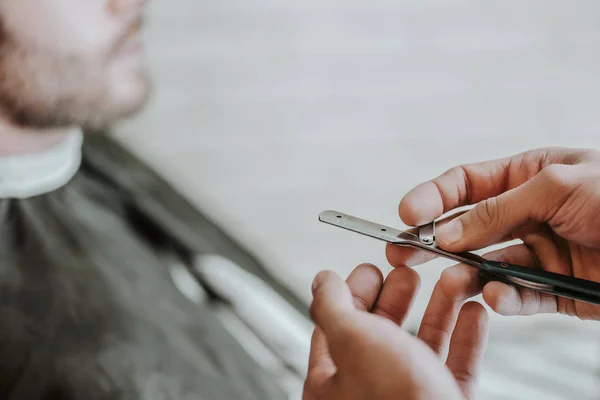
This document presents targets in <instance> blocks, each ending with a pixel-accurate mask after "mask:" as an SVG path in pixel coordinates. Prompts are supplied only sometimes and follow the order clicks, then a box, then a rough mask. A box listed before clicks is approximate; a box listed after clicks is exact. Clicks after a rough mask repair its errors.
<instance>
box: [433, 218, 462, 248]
mask: <svg viewBox="0 0 600 400" xmlns="http://www.w3.org/2000/svg"><path fill="white" fill-rule="evenodd" d="M462 235H463V225H462V222H461V221H460V220H458V219H455V220H454V221H452V222H449V223H447V224H446V225H442V226H440V227H439V228H438V229H437V232H436V240H437V241H439V242H441V243H443V244H445V245H452V244H454V243H456V242H458V241H460V239H461V238H462Z"/></svg>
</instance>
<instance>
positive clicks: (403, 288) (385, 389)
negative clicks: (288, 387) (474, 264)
mask: <svg viewBox="0 0 600 400" xmlns="http://www.w3.org/2000/svg"><path fill="white" fill-rule="evenodd" d="M459 281H460V282H461V283H462V284H461V285H460V287H461V289H462V291H461V292H458V291H455V290H451V291H449V292H448V291H447V290H446V289H447V288H445V287H444V286H443V285H441V284H439V283H438V285H437V286H436V287H435V289H434V292H433V295H432V298H431V301H430V303H429V305H428V308H427V311H426V313H425V316H424V317H423V322H422V324H421V328H420V330H419V334H418V338H416V337H414V336H411V335H410V334H409V333H407V332H406V331H404V330H403V329H402V328H401V324H402V322H403V321H404V319H405V317H406V315H407V313H408V311H409V308H410V306H411V305H412V303H413V299H414V296H415V294H416V292H417V290H418V286H419V276H418V274H417V273H416V272H415V271H414V270H413V269H411V268H406V267H404V268H397V269H395V270H393V271H392V272H391V273H390V274H389V275H388V277H387V278H386V280H385V283H383V278H382V275H381V272H380V271H379V270H378V269H377V268H376V267H374V266H373V265H361V266H359V267H358V268H356V269H355V270H354V271H353V272H352V274H350V276H349V277H348V279H347V281H346V282H344V281H343V280H342V279H340V278H339V277H338V276H337V275H336V274H334V273H333V272H321V273H320V274H319V275H317V277H316V278H315V282H314V284H313V293H314V301H313V304H312V306H311V315H312V317H313V319H314V321H315V322H316V324H317V328H316V329H315V332H314V335H313V340H312V345H311V354H310V361H309V370H308V377H307V380H306V383H305V386H304V396H303V399H304V400H337V399H340V400H341V399H343V400H363V399H364V400H383V399H394V400H396V399H399V398H402V399H408V400H411V399H428V400H436V399H444V400H453V399H470V398H473V397H474V393H475V389H476V381H477V376H478V370H479V365H480V363H481V360H482V357H483V351H484V347H485V343H486V340H487V314H486V311H485V309H484V308H483V306H482V305H481V304H479V303H476V302H469V303H467V304H465V305H464V306H463V304H464V301H465V300H466V299H467V298H469V297H471V296H472V295H473V294H474V293H476V292H477V291H478V290H480V289H481V288H480V287H478V286H477V285H479V283H478V282H477V279H476V276H475V277H474V276H473V274H472V273H471V272H469V273H467V274H464V275H463V276H462V277H460V279H459Z"/></svg>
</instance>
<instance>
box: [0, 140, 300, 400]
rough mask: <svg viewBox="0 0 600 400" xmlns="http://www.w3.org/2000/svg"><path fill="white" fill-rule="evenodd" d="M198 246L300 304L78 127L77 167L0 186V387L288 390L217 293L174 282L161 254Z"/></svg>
mask: <svg viewBox="0 0 600 400" xmlns="http://www.w3.org/2000/svg"><path fill="white" fill-rule="evenodd" d="M0 161H1V160H0ZM1 165H2V164H1V162H0V166H1ZM1 172H2V171H0V177H1V176H2V174H1ZM1 184H2V182H1V181H0V187H1ZM208 253H210V254H217V255H224V256H226V257H227V258H228V259H229V260H231V261H232V262H234V263H235V264H236V265H238V266H241V267H242V268H243V269H244V271H245V272H247V273H249V274H252V276H254V277H256V278H257V279H260V280H261V281H262V282H263V283H264V284H265V285H267V286H268V287H269V288H271V289H272V290H274V291H275V292H276V293H277V295H278V296H280V297H281V298H282V299H285V301H286V302H287V303H288V305H291V307H290V308H291V309H294V310H295V312H297V313H298V315H302V318H304V317H305V316H306V314H305V305H304V304H303V303H302V302H301V301H299V300H298V298H296V297H295V296H294V295H292V294H291V293H290V292H289V291H288V290H287V289H286V288H284V287H283V286H282V285H280V284H279V283H278V282H277V281H276V280H275V279H273V277H272V276H271V275H270V274H269V273H268V272H267V271H266V270H265V269H264V268H263V267H262V266H261V264H260V263H259V262H258V261H257V260H256V259H255V258H254V257H253V256H252V255H251V254H250V253H249V252H247V251H246V250H245V249H244V248H243V247H241V246H239V245H238V244H237V243H235V242H234V241H233V240H232V239H230V238H229V237H228V236H227V234H226V233H225V232H223V231H222V230H221V229H220V228H219V227H218V226H216V225H215V224H214V223H212V222H211V221H210V220H209V219H208V218H206V217H205V216H204V215H203V214H202V213H201V212H200V211H198V210H197V209H196V208H194V207H193V206H191V204H190V203H188V202H187V201H186V200H184V199H183V198H182V197H181V196H180V195H178V194H177V193H176V192H175V191H174V190H173V189H172V188H171V187H170V186H169V185H168V184H167V183H166V182H165V181H164V180H163V179H161V178H160V177H159V176H158V175H157V174H155V173H154V172H153V171H152V170H151V169H149V168H148V167H147V166H146V165H145V164H144V163H142V162H141V161H139V160H138V159H137V158H135V157H134V156H133V155H132V154H130V153H129V152H128V151H126V150H125V149H124V148H123V147H121V146H120V145H119V144H117V143H116V142H115V141H113V140H112V139H110V138H108V137H106V136H101V135H93V136H87V137H86V141H85V143H84V145H83V157H82V162H81V167H80V168H79V169H78V172H77V173H76V174H75V175H74V177H73V178H72V179H70V180H69V181H68V183H66V184H65V185H64V186H61V187H60V188H58V189H55V190H53V191H50V192H48V193H45V194H40V195H36V196H32V197H24V198H10V197H8V198H7V197H5V198H0V398H2V399H11V400H13V399H14V400H17V399H19V400H42V399H48V400H50V399H52V400H59V399H61V400H62V399H85V400H108V399H110V400H125V399H128V400H129V399H131V400H138V399H140V400H161V399H173V400H180V399H181V400H183V399H226V400H235V399H257V400H268V399H287V398H293V397H295V396H294V395H293V394H290V392H289V391H287V392H286V390H285V388H284V386H285V385H282V384H281V380H278V379H276V377H275V376H274V375H273V371H271V370H269V369H268V368H265V366H264V365H261V363H260V362H257V360H256V359H255V358H253V357H252V356H251V355H249V352H248V348H244V346H243V344H242V343H240V341H239V340H238V339H236V337H235V335H233V334H232V333H231V330H230V329H227V327H226V326H225V324H224V323H223V319H222V318H218V314H217V312H216V311H215V310H217V309H219V305H221V306H222V304H223V302H221V301H220V300H219V295H218V293H214V292H213V291H212V290H211V288H210V287H208V286H206V287H205V289H206V293H208V296H207V297H206V299H204V300H202V301H201V302H194V301H191V300H190V299H189V298H188V297H186V296H185V295H184V294H182V291H181V290H180V289H178V288H177V287H176V285H175V284H174V281H173V275H172V271H170V269H169V268H168V265H170V263H172V262H173V260H177V262H178V263H180V264H181V265H190V263H193V259H194V257H196V256H197V255H199V254H200V255H201V254H208ZM196 278H197V279H198V280H199V281H200V283H202V279H201V276H196ZM249 331H251V329H250V330H249ZM242 336H244V335H242ZM242 336H240V337H242ZM267 347H268V345H267ZM278 362H281V360H279V361H278ZM283 364H285V362H283ZM285 367H286V368H287V367H289V365H287V366H285ZM292 369H293V368H292ZM297 369H298V368H297ZM292 375H294V374H292ZM296 375H297V376H296V378H294V379H297V380H301V379H302V377H301V373H300V371H296ZM294 376H295V375H294ZM296 394H297V393H296Z"/></svg>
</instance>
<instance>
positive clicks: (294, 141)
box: [116, 0, 600, 399]
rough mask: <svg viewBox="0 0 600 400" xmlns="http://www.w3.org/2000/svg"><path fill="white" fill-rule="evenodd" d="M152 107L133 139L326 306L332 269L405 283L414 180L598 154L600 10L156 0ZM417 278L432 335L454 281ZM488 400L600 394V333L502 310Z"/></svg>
mask: <svg viewBox="0 0 600 400" xmlns="http://www.w3.org/2000/svg"><path fill="white" fill-rule="evenodd" d="M148 17H149V18H148V29H147V39H148V50H149V51H148V53H149V58H150V62H151V67H152V70H153V73H154V77H155V82H156V92H155V96H154V100H153V102H152V103H151V105H150V106H149V107H148V109H147V110H146V111H145V113H143V114H142V115H141V116H140V117H139V118H138V119H136V120H134V121H131V122H130V123H128V124H126V125H124V126H122V127H121V129H120V130H119V131H118V132H116V135H117V137H118V138H119V140H120V141H122V142H123V143H125V144H126V145H127V146H128V147H129V148H131V149H133V150H134V151H135V152H136V153H137V154H138V155H139V156H141V157H142V158H143V159H144V160H146V161H148V162H149V163H150V164H151V165H152V166H154V167H155V168H156V169H157V171H159V172H160V173H161V174H162V175H163V176H165V177H167V178H168V179H169V180H170V181H171V182H172V183H173V184H174V185H175V186H176V187H177V188H178V189H179V190H180V191H181V192H182V193H183V194H184V195H185V196H186V197H188V198H189V199H191V200H192V201H193V202H194V203H195V204H197V205H198V207H199V208H201V209H202V210H204V211H205V212H207V213H208V214H209V215H211V216H212V218H213V219H214V220H215V221H217V222H218V223H220V224H221V225H222V226H223V227H225V228H226V229H227V230H228V232H229V234H230V235H232V236H233V237H235V238H236V239H238V240H240V241H241V242H242V243H244V244H245V245H246V246H248V247H249V248H251V249H252V251H253V252H254V253H255V254H256V255H257V256H258V257H259V258H260V259H261V260H262V261H263V262H264V263H265V265H266V266H267V268H269V270H271V271H272V272H273V274H275V275H276V276H277V277H278V278H280V279H281V280H282V281H283V282H284V283H286V284H287V285H288V286H289V287H290V288H291V289H292V290H293V291H294V292H296V293H297V294H298V295H299V296H301V297H302V298H303V299H305V300H306V302H307V303H308V302H309V301H310V283H311V281H312V278H313V277H314V275H315V274H316V273H317V272H318V271H319V270H322V269H334V270H336V271H338V272H340V273H341V274H343V275H346V274H347V273H349V272H350V270H351V269H352V268H354V267H355V266H356V265H358V264H360V263H362V262H372V263H375V264H376V265H378V266H380V267H381V268H382V269H383V270H384V271H389V266H388V265H387V262H386V260H385V256H384V251H383V250H384V247H383V245H382V244H381V243H379V242H377V241H374V240H369V239H366V238H363V237H359V236H357V235H353V234H350V233H346V232H343V231H340V230H337V229H334V228H332V227H328V226H326V225H323V224H319V223H318V222H317V216H318V214H319V212H321V211H322V210H325V209H336V210H339V211H343V212H346V213H349V214H354V215H357V216H360V217H363V218H367V219H371V220H375V221H377V222H380V223H383V224H386V225H391V226H397V227H399V228H401V227H402V224H401V221H400V220H399V218H398V215H397V205H398V202H399V200H400V199H401V198H402V196H403V195H404V194H405V193H406V192H407V191H408V190H410V189H411V188H412V187H413V186H414V185H416V184H418V183H420V182H422V181H424V180H426V179H429V178H432V177H434V176H436V175H438V174H440V173H442V172H443V171H445V170H446V169H448V168H450V167H452V166H454V165H457V164H461V163H465V162H474V161H480V160H487V159H491V158H496V157H503V156H506V155H511V154H513V153H517V152H521V151H524V150H527V149H531V148H535V147H544V146H569V147H598V146H599V144H600V135H599V133H598V131H599V129H600V113H599V111H598V110H599V109H600V72H599V71H600V22H599V21H600V3H599V2H597V1H576V2H565V1H551V0H544V1H525V2H505V1H498V0H493V1H488V2H475V1H459V0H428V1H422V0H404V1H402V0H393V1H392V0H377V1H358V0H319V1H317V0H303V1H297V0H296V1H291V0H251V1H248V0H245V1H242V0H219V1H212V2H205V1H193V0H172V1H154V2H153V4H152V5H151V7H150V12H149V15H148ZM449 265H450V263H448V262H445V261H435V262H432V263H429V264H427V265H425V266H422V267H420V268H419V272H420V273H421V276H422V281H423V288H422V291H421V294H420V296H419V299H418V301H417V304H416V306H415V309H414V312H413V313H412V315H411V318H410V319H409V321H408V326H409V327H411V328H415V327H416V326H418V323H419V321H420V317H421V315H422V312H423V309H424V307H425V305H426V302H427V299H428V295H429V293H430V292H431V289H432V288H433V285H434V283H435V281H436V279H437V278H438V276H439V274H440V272H441V270H442V269H443V268H444V267H446V266H449ZM491 325H492V333H491V345H490V350H489V352H488V355H487V358H486V366H485V373H484V376H483V381H482V387H481V398H482V399H538V398H539V399H574V398H577V399H600V394H598V393H600V391H599V390H600V385H599V384H598V376H599V373H598V367H599V366H600V348H599V341H600V339H598V338H600V336H599V333H600V327H596V325H599V324H589V323H585V322H580V321H575V320H574V319H569V318H567V317H548V316H541V317H536V318H527V319H521V318H501V317H499V316H497V315H492V323H491Z"/></svg>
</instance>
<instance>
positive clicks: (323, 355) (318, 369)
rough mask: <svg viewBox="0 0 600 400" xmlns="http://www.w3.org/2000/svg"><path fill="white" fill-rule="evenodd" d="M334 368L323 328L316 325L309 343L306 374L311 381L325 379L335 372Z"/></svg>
mask: <svg viewBox="0 0 600 400" xmlns="http://www.w3.org/2000/svg"><path fill="white" fill-rule="evenodd" d="M335 371H336V368H335V364H334V362H333V360H332V359H331V355H330V354H329V347H328V346H327V338H326V337H325V334H324V333H323V330H321V328H319V327H318V326H317V327H316V328H315V330H314V332H313V335H312V340H311V343H310V354H309V356H308V374H307V377H308V378H309V379H310V380H311V381H316V380H319V381H325V380H327V379H329V378H330V377H332V376H333V375H334V374H335Z"/></svg>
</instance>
